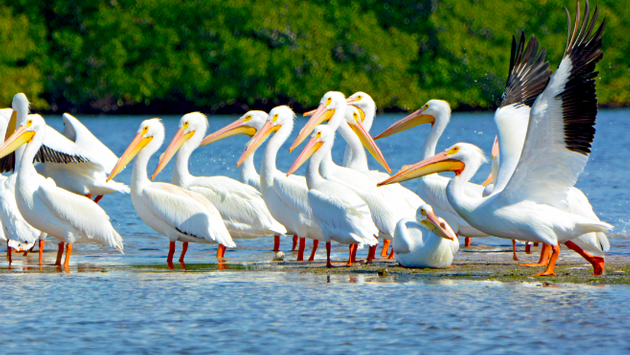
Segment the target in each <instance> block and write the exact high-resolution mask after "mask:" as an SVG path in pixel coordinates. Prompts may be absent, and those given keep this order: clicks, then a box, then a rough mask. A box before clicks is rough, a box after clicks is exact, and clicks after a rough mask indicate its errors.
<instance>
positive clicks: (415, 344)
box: [0, 110, 630, 354]
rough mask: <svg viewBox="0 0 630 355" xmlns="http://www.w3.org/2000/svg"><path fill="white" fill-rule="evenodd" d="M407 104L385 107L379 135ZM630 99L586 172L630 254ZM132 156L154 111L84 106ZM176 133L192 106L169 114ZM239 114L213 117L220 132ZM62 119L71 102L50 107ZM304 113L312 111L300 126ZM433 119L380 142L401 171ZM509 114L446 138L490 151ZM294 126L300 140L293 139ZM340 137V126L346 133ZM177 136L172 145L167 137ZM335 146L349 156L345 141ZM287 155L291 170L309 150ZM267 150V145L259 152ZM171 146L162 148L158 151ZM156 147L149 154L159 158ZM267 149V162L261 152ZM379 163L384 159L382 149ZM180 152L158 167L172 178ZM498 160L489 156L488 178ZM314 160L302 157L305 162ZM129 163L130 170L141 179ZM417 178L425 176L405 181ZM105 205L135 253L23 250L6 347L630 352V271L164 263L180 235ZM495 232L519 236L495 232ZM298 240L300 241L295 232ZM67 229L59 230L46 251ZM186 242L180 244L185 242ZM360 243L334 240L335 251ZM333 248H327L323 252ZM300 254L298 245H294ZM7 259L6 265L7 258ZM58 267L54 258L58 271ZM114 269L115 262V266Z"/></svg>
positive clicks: (453, 128)
mask: <svg viewBox="0 0 630 355" xmlns="http://www.w3.org/2000/svg"><path fill="white" fill-rule="evenodd" d="M401 117H402V116H400V115H381V116H379V117H377V121H376V122H375V124H374V127H373V129H372V134H377V133H380V132H382V131H383V130H384V129H385V128H387V127H388V126H389V125H391V124H392V123H393V122H395V121H396V120H397V119H400V118H401ZM629 117H630V110H603V111H601V113H600V115H599V117H598V124H597V135H596V139H595V143H594V149H593V154H592V155H591V158H590V161H589V164H588V166H587V167H586V170H585V172H584V173H583V174H582V176H581V177H580V180H579V181H578V185H577V186H578V187H579V188H581V189H582V190H583V191H584V192H585V193H586V194H587V195H588V197H589V198H590V200H591V203H592V205H593V207H594V209H595V211H596V212H597V213H598V215H599V216H600V218H601V219H602V220H605V221H607V222H610V223H612V224H613V225H614V226H615V231H614V232H613V233H612V234H613V235H615V237H614V238H612V239H611V245H612V247H611V253H617V254H628V252H630V249H628V248H629V247H630V246H629V245H628V239H627V236H628V231H627V230H628V226H627V225H628V220H629V218H628V212H627V211H628V207H629V202H628V201H629V198H630V190H628V188H627V187H626V186H627V183H626V181H627V180H628V178H627V177H628V175H629V174H628V173H629V168H628V165H627V164H625V163H624V161H620V158H621V157H626V156H629V155H630V145H629V144H628V143H629V142H630V140H629V139H628V138H627V134H626V132H628V131H630V121H629V120H628V118H629ZM79 118H80V119H81V120H82V122H83V123H84V124H85V125H86V126H87V127H88V128H89V129H91V130H92V131H93V132H94V133H95V135H96V136H97V137H99V138H100V139H101V140H102V141H103V143H105V144H106V145H108V146H109V147H110V148H111V149H112V150H113V151H114V152H115V153H116V154H118V155H120V154H121V153H122V152H123V151H124V150H125V148H126V147H127V145H128V144H129V143H130V141H131V140H132V139H133V136H134V135H135V131H136V130H137V129H138V126H139V124H140V122H141V121H142V119H143V118H147V117H136V116H133V117H131V116H130V117H107V119H105V118H103V117H79ZM162 119H163V122H164V124H165V126H166V129H167V140H170V139H171V138H172V135H173V134H174V133H175V130H176V127H177V124H178V120H179V117H162ZM234 119H236V117H235V116H233V117H227V116H221V117H211V118H210V126H211V127H210V130H211V131H214V130H216V129H218V128H221V127H223V126H224V125H226V124H228V123H230V122H232V121H233V120H234ZM47 121H48V123H49V125H51V126H53V127H55V128H57V129H59V130H61V119H60V118H59V117H47ZM305 122H306V121H305V120H303V119H301V118H300V119H298V121H297V123H296V129H294V133H293V137H294V136H295V135H296V134H297V131H298V130H299V129H298V128H301V126H302V125H303V124H304V123H305ZM428 131H429V127H428V126H427V127H417V128H415V129H412V130H409V131H406V132H403V133H401V134H398V135H396V136H393V137H389V138H386V139H383V140H379V141H377V143H379V146H380V147H381V149H382V150H383V153H384V155H385V157H386V159H387V160H388V163H389V165H390V166H391V167H392V169H393V170H398V169H399V168H400V167H401V166H402V165H405V164H409V163H414V162H416V161H418V160H419V158H420V146H421V145H422V143H423V141H424V137H425V136H426V134H427V133H428ZM495 134H496V128H495V126H494V122H493V120H492V114H488V113H465V114H463V113H458V114H455V115H454V116H453V118H452V120H451V123H450V126H449V127H448V129H447V131H446V132H445V135H444V136H443V137H442V139H441V140H440V143H439V145H438V149H439V150H441V149H445V148H447V147H449V146H450V145H452V144H454V143H457V142H460V141H465V142H470V143H474V144H477V145H478V146H480V147H481V148H483V149H484V150H485V151H486V152H489V150H490V148H491V146H492V142H493V139H494V135H495ZM293 137H292V138H290V139H291V141H292V139H293ZM340 139H341V138H340ZM246 141H247V138H246V137H244V136H242V137H234V138H230V139H226V140H223V141H221V142H218V143H215V144H212V145H210V146H206V147H204V148H202V149H200V150H198V151H197V152H195V153H194V154H193V156H192V158H191V162H190V170H191V172H192V173H193V174H195V175H218V174H221V175H227V176H230V177H233V178H237V176H238V172H237V170H236V168H235V163H236V160H237V159H238V157H239V156H240V154H241V152H242V148H243V145H244V144H245V142H246ZM167 143H168V142H165V143H164V145H163V148H162V149H164V148H166V145H167ZM341 143H342V142H338V144H337V145H336V147H335V150H334V157H335V160H337V161H340V160H341V156H342V154H343V144H341ZM287 150H288V146H287V149H283V150H282V151H281V153H280V154H279V161H278V166H279V168H280V169H282V170H285V171H286V170H287V169H288V168H289V166H290V165H291V164H292V162H293V160H294V159H295V158H296V157H297V154H291V155H289V154H288V152H287ZM261 152H262V149H260V150H259V154H257V156H256V158H257V159H256V161H257V162H259V161H260V157H261V154H260V153H261ZM158 153H161V152H158ZM158 156H159V154H157V155H156V156H155V157H154V158H153V159H152V160H151V162H150V163H149V169H154V168H155V165H156V164H157V157H158ZM257 164H258V163H257ZM370 164H371V165H372V168H374V169H377V168H378V166H377V164H376V163H375V162H374V161H370ZM171 167H172V163H171V164H169V166H167V167H166V168H165V169H164V171H163V172H162V173H161V174H160V175H159V176H158V177H157V179H156V180H160V181H168V180H170V174H171ZM489 172H490V166H489V165H486V166H484V167H483V169H482V170H481V171H480V172H479V174H478V176H477V177H476V178H475V182H481V181H483V180H484V179H485V177H486V176H487V174H488V173H489ZM298 173H300V174H303V173H304V168H301V169H300V170H298ZM130 174H131V168H127V169H125V170H124V171H123V172H122V173H121V174H119V175H118V177H117V178H116V180H117V181H121V182H125V183H129V179H130ZM406 184H407V186H408V187H410V188H411V189H413V190H415V187H416V183H415V182H408V183H406ZM100 205H101V206H102V207H103V208H104V209H105V210H106V211H107V212H108V214H109V215H110V216H111V219H112V222H113V225H114V226H115V227H116V229H117V230H118V231H119V233H120V234H121V235H122V236H123V237H124V240H125V255H120V254H117V253H115V252H114V251H112V250H110V249H108V248H104V247H100V246H97V245H77V246H76V247H75V254H73V260H72V262H71V273H70V274H64V273H57V272H55V271H54V269H51V268H50V267H46V268H45V270H44V271H45V272H43V273H37V272H23V271H24V268H25V267H27V266H28V265H29V264H33V263H35V262H36V260H35V259H34V256H29V257H28V258H26V259H25V258H17V260H16V261H15V263H14V268H13V271H14V272H12V273H5V274H0V280H1V281H2V285H3V290H2V293H1V294H2V299H3V302H1V303H0V309H2V310H3V312H2V313H3V314H4V325H3V327H2V329H0V332H1V334H2V337H1V338H0V339H1V340H2V345H1V346H2V353H20V354H21V353H25V352H33V353H58V352H61V351H63V352H66V353H85V352H87V351H90V352H102V353H215V352H224V353H229V352H235V351H239V352H252V353H295V352H297V351H308V352H313V353H322V354H328V353H347V352H361V353H382V352H391V351H401V350H402V351H407V352H413V353H428V352H441V353H444V352H458V353H459V352H464V353H473V352H484V353H504V352H506V351H509V352H518V353H532V352H534V351H535V352H536V353H558V352H562V353H576V352H578V351H579V352H595V351H597V352H599V353H613V352H619V353H621V352H628V351H629V350H630V347H629V344H628V342H627V340H626V338H627V331H626V329H629V328H630V324H629V323H630V322H629V321H628V319H629V318H630V317H628V313H629V312H628V311H627V310H626V309H627V308H626V307H625V303H626V300H627V299H628V298H629V296H630V292H629V291H630V289H629V287H627V286H606V287H592V286H581V285H580V286H578V285H560V286H559V287H542V286H543V285H542V284H541V283H532V284H509V283H507V284H505V283H496V282H474V281H457V282H453V281H418V280H415V279H411V278H408V277H406V276H396V277H393V276H392V277H376V276H371V275H370V276H366V275H364V274H360V273H359V274H354V275H335V274H333V275H326V274H301V273H295V272H291V273H283V272H271V271H261V270H252V271H246V270H243V271H228V272H223V271H219V270H216V271H207V270H206V271H203V272H182V270H180V269H179V268H176V270H174V271H167V270H166V269H165V268H164V265H165V258H166V254H167V248H168V241H167V239H166V238H165V237H163V236H160V235H158V234H157V233H156V232H154V231H153V230H152V229H150V228H149V227H148V226H146V225H145V224H144V223H143V222H142V220H140V218H139V217H138V216H137V215H136V212H135V210H134V208H133V205H132V203H131V199H130V197H129V196H123V195H108V196H105V197H104V198H103V200H102V201H101V202H100ZM481 242H484V243H491V244H505V245H507V244H508V242H506V241H503V240H499V239H491V238H488V239H487V240H483V241H481ZM236 243H237V244H238V245H239V248H238V249H237V250H234V251H228V253H227V254H226V256H227V258H228V260H229V262H230V263H231V264H235V263H238V264H243V265H245V267H248V266H247V265H252V263H254V262H264V261H268V260H270V259H271V258H272V253H271V252H269V251H268V250H269V249H270V247H271V243H272V242H271V239H270V238H261V239H256V240H247V241H242V240H237V241H236ZM282 246H283V248H282V249H284V250H286V249H287V248H289V247H290V243H289V241H288V239H287V240H284V241H283V244H282ZM54 248H55V244H54V242H53V241H52V240H50V241H49V243H48V244H47V249H46V250H47V253H46V258H47V261H51V258H53V257H54V256H53V250H54ZM178 248H179V246H178ZM346 251H347V249H346V248H345V247H341V246H336V247H335V249H334V255H333V257H335V258H337V259H343V258H344V257H345V253H346ZM215 252H216V246H215V245H196V244H191V247H190V248H189V252H188V254H187V257H186V260H187V265H188V266H189V269H191V271H194V265H195V264H196V263H198V264H207V263H213V262H215V259H214V254H215ZM317 256H318V258H320V259H321V258H324V257H325V255H324V252H323V251H320V252H319V253H318V255H317ZM289 257H292V256H290V255H289ZM1 267H3V268H6V263H5V264H3V265H2V266H1ZM49 269H50V270H49ZM105 271H107V272H105Z"/></svg>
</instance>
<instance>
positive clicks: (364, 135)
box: [350, 120, 392, 174]
mask: <svg viewBox="0 0 630 355" xmlns="http://www.w3.org/2000/svg"><path fill="white" fill-rule="evenodd" d="M354 122H355V123H353V124H350V128H352V130H353V131H354V133H356V135H357V136H358V137H359V139H360V140H361V143H363V146H364V147H365V148H366V149H367V150H368V152H370V154H372V156H373V157H374V159H376V161H377V162H379V164H381V165H382V166H383V167H384V168H385V170H387V172H388V173H390V174H391V173H392V169H390V168H389V165H387V162H386V161H385V157H384V156H383V153H382V152H381V150H380V149H379V148H378V146H377V145H376V142H374V139H372V136H370V133H369V132H368V131H367V130H366V129H365V126H364V125H363V123H361V121H358V120H357V121H354Z"/></svg>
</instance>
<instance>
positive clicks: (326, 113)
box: [289, 104, 335, 153]
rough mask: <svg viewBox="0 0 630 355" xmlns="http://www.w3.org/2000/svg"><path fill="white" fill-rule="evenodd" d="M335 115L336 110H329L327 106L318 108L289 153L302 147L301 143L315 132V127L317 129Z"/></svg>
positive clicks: (320, 105)
mask: <svg viewBox="0 0 630 355" xmlns="http://www.w3.org/2000/svg"><path fill="white" fill-rule="evenodd" d="M334 114H335V109H330V110H327V109H326V105H324V104H319V107H317V109H316V110H315V112H314V113H313V116H312V117H311V119H310V120H308V122H306V125H304V127H302V129H301V130H300V134H298V136H297V138H296V139H295V142H293V145H291V148H289V153H290V152H292V151H293V149H295V147H297V146H298V145H300V143H302V141H304V140H305V139H306V137H308V135H309V134H311V132H313V129H314V128H315V127H317V126H318V125H319V124H320V123H322V122H326V121H328V120H330V118H331V117H332V115H334Z"/></svg>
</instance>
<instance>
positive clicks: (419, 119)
mask: <svg viewBox="0 0 630 355" xmlns="http://www.w3.org/2000/svg"><path fill="white" fill-rule="evenodd" d="M423 123H430V124H431V125H433V124H434V123H435V117H433V116H431V115H425V114H423V113H422V109H419V110H416V111H414V112H413V113H411V114H410V115H408V116H407V117H405V118H403V119H401V120H400V121H398V122H396V123H394V124H393V125H391V126H389V128H388V129H386V130H385V131H383V133H381V134H379V135H378V136H376V137H374V139H380V138H385V137H389V136H391V135H392V134H396V133H398V132H402V131H405V130H408V129H409V128H412V127H415V126H418V125H421V124H423Z"/></svg>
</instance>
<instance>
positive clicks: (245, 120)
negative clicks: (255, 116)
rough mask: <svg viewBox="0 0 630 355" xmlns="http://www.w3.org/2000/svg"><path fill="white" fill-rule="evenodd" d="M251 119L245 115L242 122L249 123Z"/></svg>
mask: <svg viewBox="0 0 630 355" xmlns="http://www.w3.org/2000/svg"><path fill="white" fill-rule="evenodd" d="M251 119H252V115H247V116H245V118H243V122H247V121H249V120H251Z"/></svg>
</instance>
